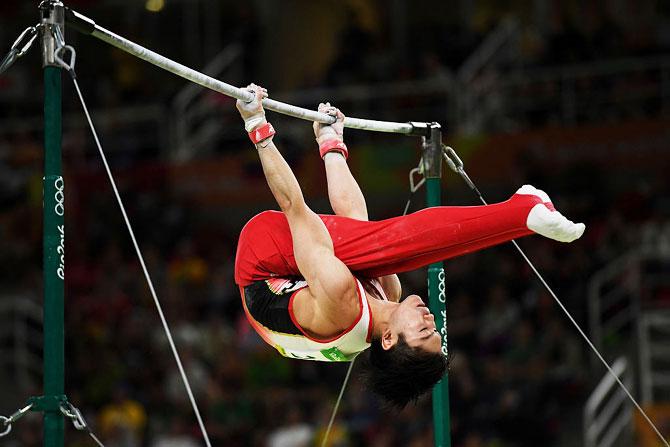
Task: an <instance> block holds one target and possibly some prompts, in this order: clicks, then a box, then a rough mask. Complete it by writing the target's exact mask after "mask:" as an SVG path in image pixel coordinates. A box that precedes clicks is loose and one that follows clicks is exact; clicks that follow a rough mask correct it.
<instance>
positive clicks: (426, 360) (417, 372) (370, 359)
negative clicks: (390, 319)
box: [362, 334, 448, 410]
mask: <svg viewBox="0 0 670 447" xmlns="http://www.w3.org/2000/svg"><path fill="white" fill-rule="evenodd" d="M447 366H448V362H447V358H446V357H445V356H444V354H442V352H437V353H434V352H428V351H425V350H423V349H421V348H412V347H410V346H409V345H408V344H407V342H406V341H405V338H404V337H403V336H402V334H400V335H399V336H398V342H397V343H396V344H395V346H393V347H392V348H391V349H388V350H385V349H384V348H383V347H382V344H381V340H379V339H375V340H372V345H371V346H370V348H369V349H368V350H367V352H366V354H365V356H364V357H363V371H362V376H363V381H364V382H365V383H366V385H367V387H368V388H369V389H370V390H372V391H373V392H374V393H375V394H377V395H378V396H380V397H381V398H382V399H383V400H384V403H385V404H386V406H387V407H390V408H396V409H399V410H402V409H403V408H405V406H406V405H407V404H408V403H410V402H416V401H417V399H418V398H419V397H420V396H421V395H422V394H424V393H426V392H428V391H430V390H431V389H432V388H433V386H434V385H435V384H436V383H437V382H438V381H439V380H440V379H441V378H442V376H444V374H445V373H446V371H447Z"/></svg>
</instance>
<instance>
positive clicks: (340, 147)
mask: <svg viewBox="0 0 670 447" xmlns="http://www.w3.org/2000/svg"><path fill="white" fill-rule="evenodd" d="M328 152H339V153H341V154H342V155H344V159H345V160H346V159H347V158H349V151H348V150H347V145H346V144H344V142H343V141H340V140H326V141H324V142H323V143H321V144H320V145H319V154H320V155H321V158H323V157H324V155H326V154H327V153H328Z"/></svg>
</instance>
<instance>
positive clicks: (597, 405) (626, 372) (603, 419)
mask: <svg viewBox="0 0 670 447" xmlns="http://www.w3.org/2000/svg"><path fill="white" fill-rule="evenodd" d="M612 371H613V372H614V374H615V375H616V376H617V377H618V378H619V379H620V380H621V381H622V382H623V384H624V385H626V387H627V388H629V389H630V388H631V387H632V385H633V377H632V372H631V371H630V368H629V367H628V361H627V360H626V358H624V357H619V358H618V359H617V360H616V361H615V362H614V363H613V364H612ZM583 421H584V427H583V434H584V447H610V446H612V445H614V444H615V442H617V441H620V440H621V437H622V435H623V434H624V431H625V430H626V429H629V430H630V428H631V426H632V404H631V402H630V400H629V399H628V396H626V393H625V392H624V391H623V390H622V389H621V388H620V387H619V385H618V384H617V382H616V380H615V379H614V377H612V375H611V374H609V373H608V374H606V375H605V376H604V377H603V378H602V380H601V381H600V382H599V383H598V385H597V386H596V388H595V390H593V393H591V395H590V396H589V398H588V400H587V401H586V405H585V406H584V413H583ZM621 445H624V444H621ZM625 445H629V444H628V443H626V444H625Z"/></svg>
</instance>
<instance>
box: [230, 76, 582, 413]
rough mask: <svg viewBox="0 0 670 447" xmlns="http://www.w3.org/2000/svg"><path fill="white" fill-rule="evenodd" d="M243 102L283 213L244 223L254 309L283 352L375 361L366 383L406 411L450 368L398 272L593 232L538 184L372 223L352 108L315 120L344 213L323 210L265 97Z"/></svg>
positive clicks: (326, 108) (245, 274)
mask: <svg viewBox="0 0 670 447" xmlns="http://www.w3.org/2000/svg"><path fill="white" fill-rule="evenodd" d="M247 89H248V90H249V91H250V92H252V93H253V94H254V95H255V97H254V100H253V101H251V102H248V103H246V102H243V101H239V100H238V101H237V109H238V110H239V112H240V114H241V116H242V119H243V120H244V124H245V128H246V131H247V132H248V133H249V137H250V138H251V140H252V142H253V143H254V144H255V146H256V149H257V150H258V155H259V157H260V160H261V164H262V166H263V172H264V173H265V178H266V180H267V183H268V185H269V187H270V190H271V191H272V194H273V196H274V198H275V199H276V201H277V204H278V205H279V208H280V209H281V212H279V211H264V212H262V213H260V214H258V215H257V216H255V217H253V218H252V219H251V220H250V221H249V222H248V223H247V224H246V225H245V227H244V228H243V229H242V231H241V234H240V238H239V243H238V246H237V254H236V259H235V282H236V283H237V285H238V286H239V288H240V293H241V296H242V305H243V308H244V311H245V313H246V316H247V318H248V320H249V322H250V323H251V325H252V326H253V328H254V329H255V330H256V331H257V332H258V334H259V335H260V336H261V337H262V338H263V339H264V340H265V341H266V342H267V343H268V344H270V345H271V346H273V347H274V348H275V349H277V350H278V351H279V352H280V353H281V354H282V355H284V356H287V357H292V358H297V359H305V360H319V361H345V362H346V361H351V360H353V359H354V357H356V356H357V355H358V354H359V353H361V352H362V351H365V350H366V349H368V348H370V349H369V350H368V354H367V355H366V358H365V362H364V364H365V366H364V368H365V370H364V376H365V379H366V382H367V385H368V386H369V388H370V389H372V391H373V392H375V393H376V394H378V395H379V396H381V397H382V398H383V399H384V400H385V401H386V403H387V404H389V405H391V406H396V407H398V408H402V407H404V406H405V405H406V404H407V403H409V402H411V401H415V400H416V399H417V398H418V397H419V396H420V395H421V394H423V393H425V392H427V391H429V390H430V389H432V387H433V386H434V385H435V383H437V382H438V381H439V380H440V379H441V378H442V376H443V375H444V373H445V372H446V369H447V360H446V358H445V356H444V354H443V352H442V349H441V348H442V345H441V337H440V334H438V332H437V330H436V326H435V317H434V316H433V315H432V314H431V313H430V311H429V310H428V308H427V307H426V305H425V303H424V302H423V301H422V299H421V298H420V297H419V296H417V295H409V296H407V297H406V298H405V299H404V300H400V296H401V286H400V282H399V280H398V277H397V275H396V273H400V272H405V271H409V270H413V269H416V268H419V267H422V266H425V265H428V264H430V263H432V262H438V261H442V260H444V259H449V258H453V257H455V256H459V255H462V254H466V253H471V252H475V251H478V250H481V249H484V248H486V247H490V246H493V245H496V244H500V243H502V242H506V241H510V240H512V239H516V238H519V237H522V236H527V235H530V234H534V233H537V234H540V235H543V236H546V237H549V238H551V239H554V240H557V241H560V242H572V241H573V240H575V239H577V238H579V237H580V236H581V235H582V233H583V232H584V224H581V223H580V224H575V223H573V222H571V221H569V220H568V219H566V218H565V217H564V216H563V215H562V214H560V213H559V212H558V211H556V210H555V209H554V207H553V205H552V203H551V201H550V199H549V197H548V196H547V194H545V193H544V192H543V191H540V190H538V189H536V188H534V187H532V186H530V185H524V186H523V187H521V188H520V189H519V190H518V191H516V193H515V194H514V195H512V197H511V198H510V199H509V200H507V201H505V202H501V203H497V204H493V205H487V206H465V207H433V208H427V209H424V210H421V211H418V212H415V213H412V214H410V215H407V216H401V217H395V218H391V219H386V220H382V221H368V211H367V208H366V203H365V199H364V197H363V194H362V192H361V190H360V188H359V186H358V184H357V183H356V180H354V178H353V176H352V174H351V172H350V171H349V168H348V166H347V157H348V151H347V146H346V145H345V144H344V141H343V131H344V115H343V114H342V112H341V111H339V110H338V109H337V108H335V107H333V106H331V105H330V104H329V103H325V104H320V105H319V112H322V113H326V114H329V115H332V116H335V117H336V121H335V122H334V123H333V124H332V125H326V124H320V123H317V122H315V123H314V126H313V127H314V134H315V136H316V141H317V143H318V145H319V153H320V155H321V157H322V159H323V162H324V164H325V169H326V177H327V182H328V197H329V199H330V204H331V206H332V208H333V211H334V212H335V215H319V214H316V213H314V212H313V211H312V210H311V209H310V208H309V207H308V206H307V204H306V203H305V200H304V198H303V195H302V191H301V190H300V185H299V184H298V181H297V179H296V177H295V175H294V174H293V172H292V171H291V168H290V167H289V166H288V164H287V163H286V161H285V160H284V158H283V157H282V155H281V154H280V152H279V151H278V150H277V147H276V146H275V145H274V143H273V141H272V139H273V135H274V134H275V131H274V129H273V127H272V125H271V124H270V123H268V122H267V121H266V119H265V111H264V110H263V106H262V103H261V101H262V99H263V98H266V97H267V91H266V90H265V89H264V88H262V87H259V86H257V85H255V84H250V85H249V86H248V87H247Z"/></svg>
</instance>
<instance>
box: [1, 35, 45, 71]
mask: <svg viewBox="0 0 670 447" xmlns="http://www.w3.org/2000/svg"><path fill="white" fill-rule="evenodd" d="M41 26H42V24H41V23H40V24H38V25H35V26H29V27H28V28H26V29H25V30H23V32H22V33H21V34H20V35H19V37H18V38H17V39H16V40H15V41H14V44H13V45H12V48H11V49H10V50H9V53H8V54H7V56H5V58H4V59H3V60H2V63H0V74H1V73H4V72H5V71H7V69H8V68H9V67H11V66H12V65H13V64H14V62H16V60H17V59H18V58H20V57H21V56H23V55H24V54H26V53H27V52H28V50H30V47H32V45H33V42H35V39H36V38H37V31H38V30H39V29H40V27H41Z"/></svg>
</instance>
